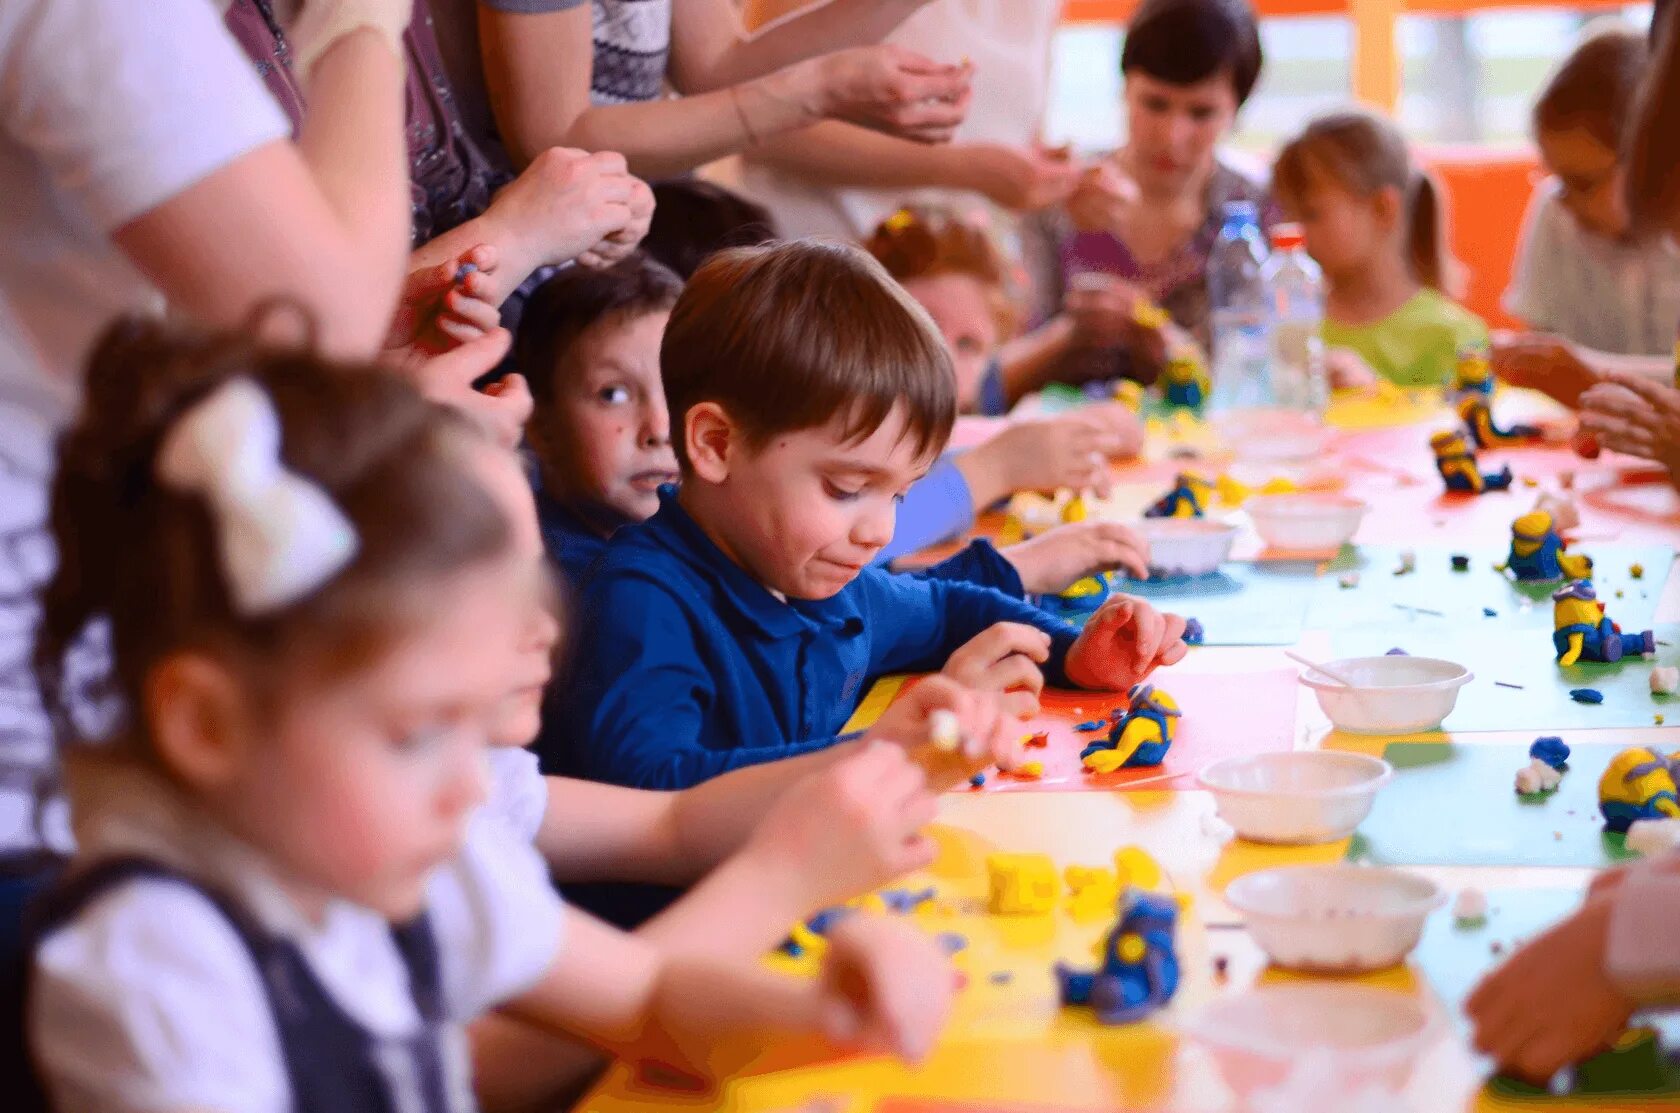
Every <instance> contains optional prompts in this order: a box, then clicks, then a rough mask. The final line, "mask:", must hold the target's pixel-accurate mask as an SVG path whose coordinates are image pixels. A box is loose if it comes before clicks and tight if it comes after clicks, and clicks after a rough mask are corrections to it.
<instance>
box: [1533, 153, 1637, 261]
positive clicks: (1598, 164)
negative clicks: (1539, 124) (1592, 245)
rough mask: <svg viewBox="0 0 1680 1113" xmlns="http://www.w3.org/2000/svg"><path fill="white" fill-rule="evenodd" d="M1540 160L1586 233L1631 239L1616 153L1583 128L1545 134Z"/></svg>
mask: <svg viewBox="0 0 1680 1113" xmlns="http://www.w3.org/2000/svg"><path fill="white" fill-rule="evenodd" d="M1539 143H1540V160H1541V162H1543V163H1544V164H1545V166H1546V169H1547V170H1549V171H1550V172H1551V174H1552V176H1553V177H1555V178H1556V179H1557V181H1558V202H1559V203H1560V204H1562V205H1563V207H1564V209H1565V210H1566V211H1568V213H1569V215H1570V216H1572V217H1574V218H1575V222H1576V223H1577V224H1579V225H1580V226H1581V227H1582V228H1584V229H1586V231H1588V232H1590V233H1591V234H1593V235H1595V236H1599V237H1602V238H1604V239H1607V240H1624V239H1626V238H1627V236H1628V231H1629V228H1628V225H1629V220H1628V211H1627V203H1626V202H1625V201H1624V200H1623V199H1622V170H1621V166H1620V164H1619V163H1618V162H1617V160H1616V152H1615V151H1613V150H1611V149H1610V148H1609V147H1606V146H1605V145H1604V144H1603V143H1600V142H1599V141H1598V140H1597V139H1595V138H1593V137H1592V136H1591V135H1589V134H1587V133H1586V132H1585V131H1583V130H1581V129H1580V128H1566V129H1563V130H1561V131H1559V130H1554V131H1542V132H1541V133H1540V136H1539Z"/></svg>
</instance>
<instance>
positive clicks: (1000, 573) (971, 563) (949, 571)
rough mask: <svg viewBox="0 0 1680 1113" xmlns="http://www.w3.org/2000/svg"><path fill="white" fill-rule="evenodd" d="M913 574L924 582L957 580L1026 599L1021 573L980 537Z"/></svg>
mask: <svg viewBox="0 0 1680 1113" xmlns="http://www.w3.org/2000/svg"><path fill="white" fill-rule="evenodd" d="M911 575H914V576H917V577H919V578H920V579H924V580H954V581H956V582H958V583H969V584H974V585H976V586H978V587H989V588H993V589H995V590H997V591H1001V592H1003V593H1004V594H1005V595H1007V596H1009V597H1010V598H1011V599H1022V600H1024V599H1026V597H1027V589H1026V586H1025V585H1024V584H1022V583H1021V573H1019V572H1017V571H1016V570H1015V566H1014V565H1013V564H1011V563H1010V562H1009V558H1008V557H1006V556H1004V555H1003V554H1002V553H1000V552H998V551H997V547H996V546H995V545H993V544H992V543H991V542H990V541H988V540H986V539H985V538H984V537H977V538H975V539H974V540H973V541H970V542H969V543H968V545H967V546H966V547H965V548H964V549H963V550H962V551H961V552H959V553H954V554H953V555H951V556H948V557H946V558H945V559H944V560H942V561H940V562H939V563H938V564H934V565H929V566H928V567H926V568H923V569H921V570H920V571H918V572H913V573H911Z"/></svg>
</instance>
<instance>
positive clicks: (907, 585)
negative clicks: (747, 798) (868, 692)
mask: <svg viewBox="0 0 1680 1113" xmlns="http://www.w3.org/2000/svg"><path fill="white" fill-rule="evenodd" d="M660 363H661V372H662V375H663V379H664V384H665V396H666V405H667V409H668V412H669V413H670V414H671V415H672V417H673V428H674V430H675V435H674V437H673V445H672V447H673V449H674V450H675V452H676V456H677V461H678V465H679V468H680V469H681V471H682V485H681V488H680V490H679V491H672V492H665V493H662V494H661V497H660V507H659V511H658V512H657V513H656V514H655V515H654V516H653V517H652V518H651V519H649V520H648V521H647V522H645V523H642V524H640V525H636V526H631V527H628V528H626V529H624V530H621V531H620V532H619V534H618V535H617V536H616V537H615V538H614V541H613V543H612V544H611V545H610V546H608V548H607V551H606V553H605V555H604V556H603V558H602V560H601V562H600V563H599V565H598V566H597V567H596V569H595V570H594V572H593V573H592V575H591V578H590V581H589V583H588V586H587V590H586V592H585V600H584V618H583V621H582V622H581V623H580V641H581V644H580V645H579V647H578V653H577V656H576V660H577V675H576V676H575V677H574V678H573V680H572V682H571V684H570V685H569V686H568V689H567V690H566V691H565V692H564V693H563V695H562V698H561V699H560V700H559V701H558V704H557V706H556V707H555V708H553V709H551V712H552V713H551V714H550V715H549V716H548V717H547V722H546V727H547V732H546V734H545V737H544V739H543V740H542V742H541V743H540V747H541V753H542V755H543V758H544V762H545V765H547V766H548V767H550V768H552V769H553V770H555V771H558V772H569V773H572V774H574V775H581V776H586V777H589V778H592V779H598V780H606V781H610V782H615V783H621V784H631V785H640V786H644V787H662V788H675V787H681V786H684V785H690V784H695V783H697V782H699V781H703V780H707V779H709V778H711V777H715V776H717V775H718V774H720V773H723V772H726V771H728V770H730V769H735V768H739V767H741V766H745V765H753V764H758V763H762V762H766V761H774V760H777V759H780V758H784V757H791V756H794V755H798V754H804V753H810V752H814V751H817V750H822V749H826V748H828V747H830V746H833V745H834V744H835V743H836V742H837V740H838V739H837V735H838V733H839V730H840V727H841V725H842V724H843V723H844V722H845V721H846V719H847V718H848V717H849V716H850V714H851V712H852V709H853V707H854V706H855V705H856V703H857V701H858V700H859V699H860V698H861V697H862V695H863V693H864V691H865V688H866V685H867V683H868V682H869V681H870V680H871V679H872V678H874V677H877V676H881V675H885V674H887V673H891V672H896V671H926V670H933V669H941V668H943V669H944V671H945V672H946V674H947V675H950V676H952V677H953V678H955V679H957V680H959V681H961V682H963V683H965V684H967V685H968V686H970V687H974V688H981V689H995V690H1006V691H1007V690H1012V689H1017V688H1022V687H1025V688H1026V689H1027V692H1028V693H1031V692H1035V691H1036V690H1037V688H1038V687H1039V686H1040V685H1041V684H1042V683H1043V680H1044V676H1043V674H1041V672H1040V666H1042V667H1043V668H1044V670H1046V671H1047V673H1048V675H1049V677H1050V679H1052V680H1053V681H1054V682H1056V683H1059V684H1066V685H1072V686H1076V687H1089V688H1098V689H1104V690H1115V689H1118V690H1123V689H1125V688H1127V687H1129V686H1130V685H1132V684H1134V683H1136V682H1138V681H1139V680H1142V679H1143V678H1144V677H1146V676H1148V675H1149V673H1150V672H1152V671H1153V670H1154V669H1155V667H1156V666H1157V665H1159V664H1170V663H1172V662H1173V661H1176V660H1178V659H1179V658H1181V657H1182V656H1183V655H1184V652H1185V650H1184V644H1183V641H1182V634H1183V630H1184V622H1183V620H1182V619H1180V618H1178V617H1177V616H1172V615H1165V616H1164V615H1161V614H1158V613H1156V612H1155V611H1154V610H1153V609H1152V608H1150V607H1149V606H1148V605H1147V604H1145V603H1143V602H1142V601H1140V600H1136V599H1132V598H1128V597H1118V598H1116V599H1113V600H1111V601H1110V602H1109V603H1108V604H1106V605H1105V606H1104V608H1103V609H1102V610H1100V611H1098V612H1097V614H1096V615H1095V616H1094V617H1093V618H1092V619H1091V621H1090V623H1089V624H1088V625H1087V626H1086V627H1085V629H1084V630H1083V631H1079V630H1076V629H1075V628H1073V627H1072V626H1070V625H1068V624H1066V623H1063V622H1061V621H1059V620H1056V619H1053V618H1051V617H1050V616H1048V615H1046V614H1045V613H1044V612H1042V611H1040V610H1038V609H1037V608H1035V607H1032V606H1030V605H1028V604H1026V603H1024V602H1022V601H1020V600H1019V599H1017V598H1012V597H1011V596H1010V595H1008V594H1005V593H1004V592H1002V591H999V590H995V589H992V588H985V587H980V586H977V585H974V584H971V583H962V582H955V581H950V580H942V579H938V578H927V577H915V576H908V575H897V574H894V573H891V572H888V571H886V570H885V569H882V568H879V567H873V566H872V561H873V560H874V559H875V557H876V555H877V554H878V553H879V551H880V550H881V548H882V547H883V546H884V545H885V544H886V543H887V542H888V541H889V540H890V539H891V538H892V533H893V519H894V515H895V511H896V507H897V503H898V500H899V499H900V498H901V497H902V496H903V494H904V492H905V490H906V489H907V488H908V487H909V486H910V485H911V483H913V482H914V481H915V480H916V479H917V477H918V476H920V475H921V474H922V473H923V472H925V471H926V469H927V468H928V467H929V466H930V465H931V464H932V462H933V461H934V459H935V458H936V457H937V456H938V454H939V451H940V449H941V448H943V446H944V443H945V440H946V438H947V436H948V435H949V433H950V430H951V425H952V422H953V421H954V419H955V416H956V390H955V382H954V379H953V376H952V373H951V365H950V357H949V355H948V354H947V353H946V351H945V346H944V344H943V343H942V341H941V340H940V337H939V334H938V332H937V331H936V330H935V328H934V326H933V323H932V322H931V321H930V320H929V319H928V317H927V315H926V313H925V312H923V311H922V309H921V308H920V307H919V306H917V305H916V304H915V302H914V301H913V300H911V299H910V297H909V296H908V295H907V294H905V293H904V292H903V291H902V290H901V289H900V288H899V287H898V286H897V284H896V283H894V282H893V281H892V279H891V278H890V277H889V276H888V275H887V274H886V272H885V271H883V270H882V269H881V267H880V265H879V264H878V263H876V262H875V261H874V260H873V259H871V258H870V257H869V256H868V255H867V254H865V253H864V252H862V251H860V250H858V249H857V248H854V247H848V246H845V245H842V244H831V243H823V242H816V241H810V242H794V243H786V244H776V245H770V246H765V247H758V248H741V249H735V250H731V251H727V252H723V253H720V254H718V255H716V256H713V257H712V259H710V260H709V261H708V262H707V263H706V264H705V265H703V266H702V267H701V268H700V270H699V271H697V272H695V275H694V277H693V278H692V279H690V281H689V284H688V286H687V287H686V288H685V289H684V291H683V294H682V297H681V298H679V299H678V301H677V304H676V306H675V308H674V309H673V310H672V314H671V320H670V323H669V324H668V325H667V327H666V332H665V339H664V343H663V346H662V348H661V350H660ZM1028 700H1029V702H1030V701H1031V696H1030V695H1029V696H1028ZM562 735H564V736H562Z"/></svg>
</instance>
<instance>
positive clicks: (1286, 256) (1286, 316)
mask: <svg viewBox="0 0 1680 1113" xmlns="http://www.w3.org/2000/svg"><path fill="white" fill-rule="evenodd" d="M1261 275H1262V277H1263V278H1264V279H1265V281H1266V288H1267V290H1269V291H1270V292H1271V302H1272V363H1271V373H1272V395H1273V398H1274V400H1275V401H1276V403H1277V404H1278V405H1279V406H1284V407H1287V408H1289V409H1292V410H1305V411H1308V412H1310V413H1314V414H1323V413H1324V408H1325V406H1327V405H1328V404H1329V401H1330V385H1329V380H1328V378H1327V377H1326V372H1325V369H1324V340H1323V327H1324V274H1323V272H1322V271H1320V270H1319V269H1318V264H1317V263H1315V262H1313V261H1312V256H1310V255H1308V254H1307V251H1306V246H1305V241H1304V240H1303V239H1302V237H1301V229H1300V227H1299V226H1297V225H1294V224H1280V225H1278V226H1277V227H1275V228H1273V229H1272V257H1271V258H1270V259H1268V260H1266V265H1265V267H1264V268H1263V269H1262V271H1261Z"/></svg>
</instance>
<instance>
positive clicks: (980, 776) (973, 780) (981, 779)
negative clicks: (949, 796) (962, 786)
mask: <svg viewBox="0 0 1680 1113" xmlns="http://www.w3.org/2000/svg"><path fill="white" fill-rule="evenodd" d="M968 783H969V784H971V785H973V786H974V787H975V788H979V787H980V786H981V785H983V784H985V783H986V774H984V773H976V774H974V776H972V777H970V778H969V779H968Z"/></svg>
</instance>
